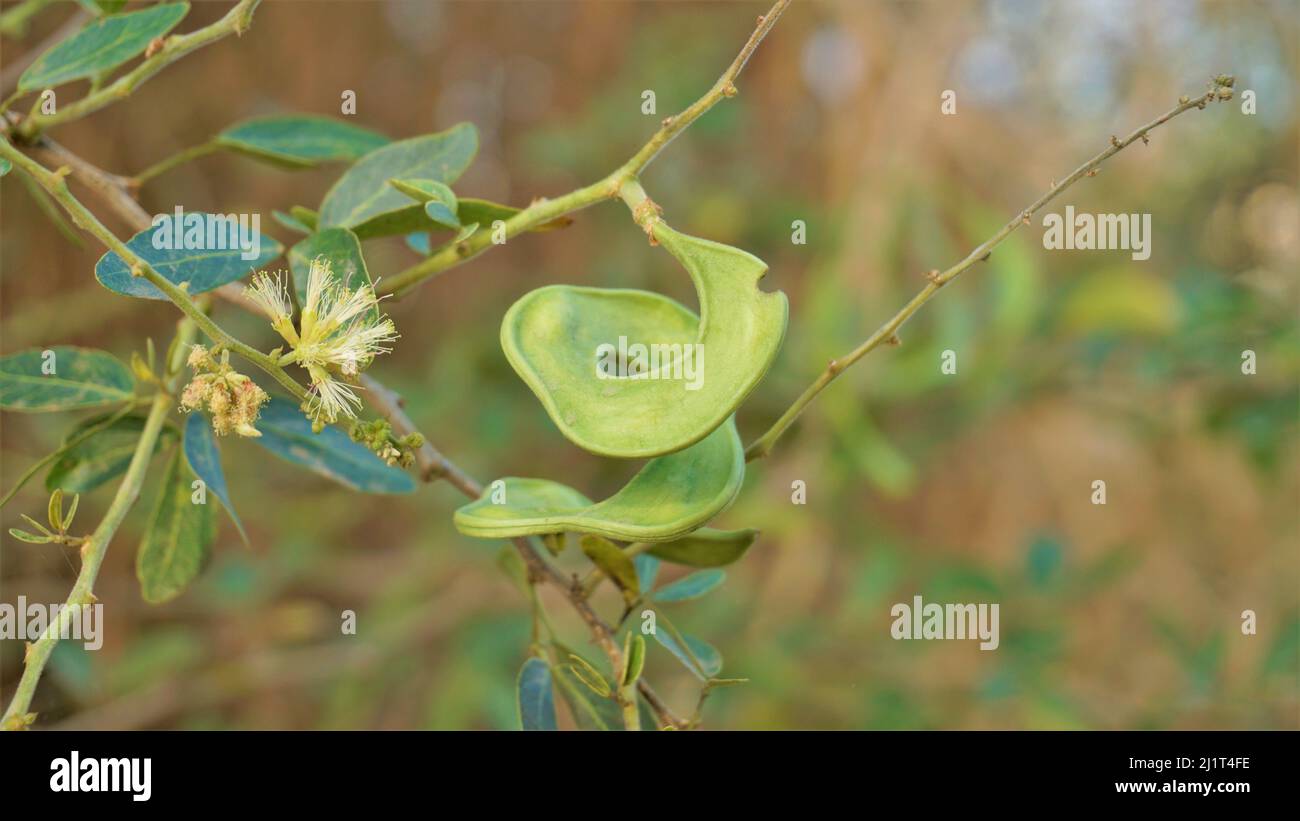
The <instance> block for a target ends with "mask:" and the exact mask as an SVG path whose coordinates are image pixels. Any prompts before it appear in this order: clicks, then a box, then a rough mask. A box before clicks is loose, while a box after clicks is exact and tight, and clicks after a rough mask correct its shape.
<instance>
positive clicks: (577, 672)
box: [569, 653, 614, 698]
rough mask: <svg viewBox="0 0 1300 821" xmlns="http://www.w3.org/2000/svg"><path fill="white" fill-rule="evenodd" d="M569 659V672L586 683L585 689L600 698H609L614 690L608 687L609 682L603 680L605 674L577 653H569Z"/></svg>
mask: <svg viewBox="0 0 1300 821" xmlns="http://www.w3.org/2000/svg"><path fill="white" fill-rule="evenodd" d="M569 659H570V660H571V663H570V664H569V672H571V673H573V675H574V676H575V677H577V679H578V681H581V682H582V683H583V684H584V685H586V687H587V689H589V690H591V692H593V693H595V694H596V695H598V696H600V697H601V698H609V696H610V694H611V693H613V692H614V691H613V690H612V689H611V688H610V686H609V682H608V681H606V680H605V676H604V675H603V674H601V672H600V671H599V670H597V669H596V668H595V667H594V666H592V664H591V662H589V661H587V660H586V659H585V658H583V657H582V656H580V655H578V654H577V653H571V654H570V655H569Z"/></svg>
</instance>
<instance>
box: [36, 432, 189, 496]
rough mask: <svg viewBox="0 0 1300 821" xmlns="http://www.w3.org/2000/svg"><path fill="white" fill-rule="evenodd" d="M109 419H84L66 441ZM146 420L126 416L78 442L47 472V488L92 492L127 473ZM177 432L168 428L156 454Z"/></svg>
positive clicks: (160, 438)
mask: <svg viewBox="0 0 1300 821" xmlns="http://www.w3.org/2000/svg"><path fill="white" fill-rule="evenodd" d="M107 418H108V416H106V415H101V416H95V417H92V418H90V419H87V420H85V421H84V422H81V423H80V424H78V425H77V426H76V427H74V428H73V429H72V430H71V431H69V432H68V435H67V436H65V437H64V438H63V441H64V442H68V441H70V440H72V439H73V438H74V437H76V436H77V435H78V434H80V433H81V432H82V431H84V430H85V429H86V428H89V427H93V426H95V425H98V424H101V423H102V422H104V421H105V420H106V419H107ZM144 423H145V420H144V417H143V416H124V417H122V418H121V419H119V420H117V421H116V422H114V423H113V424H111V425H109V426H108V427H106V428H104V429H103V430H102V431H100V432H99V433H97V434H95V435H94V436H92V437H91V438H89V439H87V440H85V441H84V442H81V443H79V444H77V445H74V446H73V447H72V448H70V449H69V450H68V451H67V452H66V453H64V454H63V455H62V456H60V457H59V459H58V461H57V462H55V463H54V464H53V465H52V466H51V467H50V472H49V473H47V474H45V489H46V490H51V491H52V490H54V489H55V488H62V489H63V490H64V491H66V492H68V493H89V492H90V491H92V490H94V489H95V488H97V487H99V486H101V485H103V484H104V483H106V482H110V481H112V480H113V479H116V478H117V477H118V476H121V475H122V474H123V473H126V469H127V467H128V466H129V465H130V464H131V457H132V456H133V455H135V448H136V445H137V444H138V443H139V441H140V433H141V432H142V431H143V430H144ZM175 435H176V432H175V430H174V429H172V428H170V427H164V428H163V429H162V432H161V433H160V434H159V435H158V441H157V443H155V445H154V453H157V452H158V450H159V449H160V448H162V447H163V445H164V444H165V443H167V442H169V441H170V440H171V439H172V438H173V437H175Z"/></svg>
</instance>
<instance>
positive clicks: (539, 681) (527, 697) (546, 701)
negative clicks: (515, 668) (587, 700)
mask: <svg viewBox="0 0 1300 821" xmlns="http://www.w3.org/2000/svg"><path fill="white" fill-rule="evenodd" d="M518 695H519V702H518V703H519V726H520V728H521V729H524V730H554V729H555V728H556V725H555V696H554V693H553V691H552V689H551V668H550V666H549V665H547V663H546V662H544V661H542V660H541V659H539V658H536V657H534V658H530V659H528V661H525V662H524V666H523V667H522V668H521V669H520V670H519V682H518Z"/></svg>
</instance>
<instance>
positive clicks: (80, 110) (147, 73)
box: [18, 0, 261, 140]
mask: <svg viewBox="0 0 1300 821" xmlns="http://www.w3.org/2000/svg"><path fill="white" fill-rule="evenodd" d="M260 2H261V0H239V2H238V3H236V4H235V7H234V8H232V9H231V10H230V11H228V12H227V13H226V14H225V16H223V17H222V18H221V19H220V20H217V21H216V22H215V23H212V24H210V25H207V26H204V27H203V28H201V29H198V30H196V31H192V32H190V33H189V34H173V35H171V36H170V37H168V38H167V39H166V40H165V41H164V42H163V47H162V48H161V49H159V50H158V53H156V54H154V55H153V56H151V57H147V58H145V59H144V60H143V61H142V62H141V63H140V64H139V65H137V66H136V67H135V68H133V69H131V70H130V71H128V72H127V73H126V74H123V75H122V76H121V77H119V78H117V79H116V80H114V81H113V82H112V83H109V84H108V85H107V86H104V87H103V88H100V89H97V90H95V91H92V92H91V93H89V94H87V95H86V96H85V97H82V98H81V99H80V100H75V101H73V102H71V103H68V104H66V105H61V106H59V108H58V110H57V111H55V112H54V113H53V114H44V113H41V112H39V111H38V112H36V113H34V114H32V115H31V116H29V117H27V119H25V120H24V121H23V123H22V124H21V125H20V126H19V127H18V133H19V135H20V136H21V138H22V139H24V140H34V139H35V138H36V137H37V136H39V135H40V134H41V133H42V132H43V131H45V130H47V129H49V128H53V127H54V126H56V125H61V124H63V123H66V122H70V121H72V120H77V119H80V118H81V117H84V116H86V115H87V114H91V113H93V112H95V111H98V110H99V109H101V108H103V107H105V106H107V105H111V104H112V103H115V102H118V101H119V100H122V99H125V98H126V97H128V96H130V94H131V93H132V92H133V91H135V90H136V89H137V88H139V87H140V85H141V84H143V83H144V82H145V81H146V80H148V79H149V78H150V77H152V76H154V75H155V74H157V73H158V72H160V71H162V70H163V69H164V68H166V67H167V66H169V65H171V64H172V63H174V62H176V61H177V60H179V59H180V58H182V57H184V56H185V55H187V54H189V53H190V52H192V51H195V50H197V49H200V48H202V47H204V46H206V45H209V44H211V43H215V42H217V41H218V40H221V39H223V38H225V37H228V36H230V35H231V34H243V33H244V32H245V31H247V30H248V27H249V26H250V25H251V24H252V22H253V12H254V10H256V8H257V4H258V3H260Z"/></svg>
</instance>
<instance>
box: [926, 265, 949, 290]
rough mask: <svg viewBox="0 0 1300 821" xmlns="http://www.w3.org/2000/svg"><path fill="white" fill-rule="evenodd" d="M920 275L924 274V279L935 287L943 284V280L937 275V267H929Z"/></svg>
mask: <svg viewBox="0 0 1300 821" xmlns="http://www.w3.org/2000/svg"><path fill="white" fill-rule="evenodd" d="M922 276H924V277H925V278H926V280H927V281H928V282H929V283H930V284H931V285H933V286H935V287H936V288H939V287H942V286H943V284H944V280H943V279H941V278H940V277H939V269H938V268H931V269H930V270H928V271H926V272H925V273H924V274H922Z"/></svg>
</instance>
